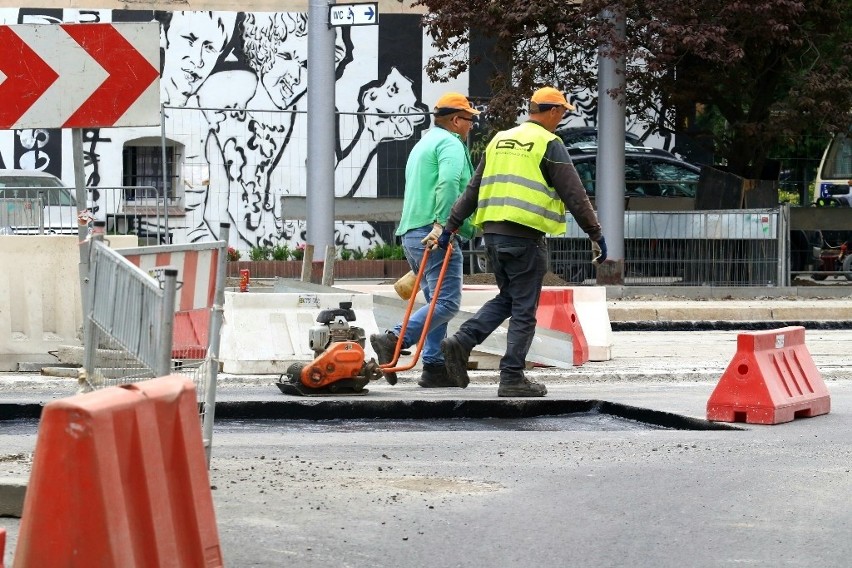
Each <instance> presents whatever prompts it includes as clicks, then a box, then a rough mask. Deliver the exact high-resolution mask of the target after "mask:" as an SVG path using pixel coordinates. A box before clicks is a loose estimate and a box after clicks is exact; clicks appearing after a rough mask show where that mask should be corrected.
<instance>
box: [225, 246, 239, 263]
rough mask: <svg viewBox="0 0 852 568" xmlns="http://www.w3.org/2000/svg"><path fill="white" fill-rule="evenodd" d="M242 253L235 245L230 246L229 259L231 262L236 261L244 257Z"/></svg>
mask: <svg viewBox="0 0 852 568" xmlns="http://www.w3.org/2000/svg"><path fill="white" fill-rule="evenodd" d="M242 256H243V255H242V254H240V251H238V250H237V249H235V248H234V247H228V260H229V261H231V262H236V261H238V260H240V259H241V258H242Z"/></svg>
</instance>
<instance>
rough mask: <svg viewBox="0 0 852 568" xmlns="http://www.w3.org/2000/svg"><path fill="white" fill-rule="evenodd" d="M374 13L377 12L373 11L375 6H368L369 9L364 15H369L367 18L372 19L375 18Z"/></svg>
mask: <svg viewBox="0 0 852 568" xmlns="http://www.w3.org/2000/svg"><path fill="white" fill-rule="evenodd" d="M373 14H375V12H373V7H372V6H370V7H369V8H367V11H366V12H364V15H365V16H367V19H368V20H372V19H373Z"/></svg>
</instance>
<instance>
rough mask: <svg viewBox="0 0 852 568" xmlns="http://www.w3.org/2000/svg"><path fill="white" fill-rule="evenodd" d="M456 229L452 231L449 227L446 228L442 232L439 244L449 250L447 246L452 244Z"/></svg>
mask: <svg viewBox="0 0 852 568" xmlns="http://www.w3.org/2000/svg"><path fill="white" fill-rule="evenodd" d="M455 234H456V232H455V231H450V230H449V229H444V230H443V231H442V232H441V236H440V237H438V246H439V247H441V248H442V249H444V250H447V247H448V246H449V245H450V241H451V240H452V239H453V235H455Z"/></svg>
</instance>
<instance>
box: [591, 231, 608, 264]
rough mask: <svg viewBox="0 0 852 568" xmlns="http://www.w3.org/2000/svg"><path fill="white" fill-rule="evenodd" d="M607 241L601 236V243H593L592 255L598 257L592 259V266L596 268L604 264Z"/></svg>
mask: <svg viewBox="0 0 852 568" xmlns="http://www.w3.org/2000/svg"><path fill="white" fill-rule="evenodd" d="M606 253H607V250H606V239H604V238H603V236H601V238H600V240H599V241H592V254H594V255H596V256H595V257H594V258H593V259H592V264H594V265H595V266H597V265H599V264H602V263H603V262H604V261H605V260H606Z"/></svg>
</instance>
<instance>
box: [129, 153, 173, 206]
mask: <svg viewBox="0 0 852 568" xmlns="http://www.w3.org/2000/svg"><path fill="white" fill-rule="evenodd" d="M122 162H123V166H124V168H123V170H122V171H123V175H122V185H123V186H130V187H135V188H136V189H127V190H125V197H126V199H127V200H128V201H134V200H136V199H137V198H143V197H150V198H156V197H163V195H164V192H163V166H162V164H163V150H162V148H161V147H160V146H125V147H124V150H123V152H122ZM166 182H167V184H168V192H169V193H168V197H169V199H174V198H175V148H174V147H171V146H170V147H167V148H166Z"/></svg>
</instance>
